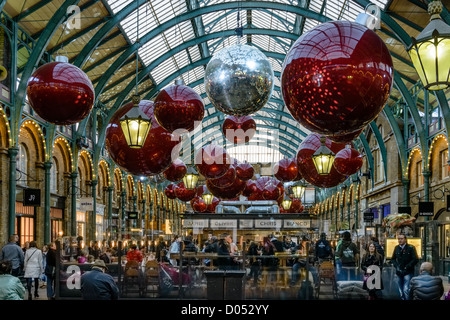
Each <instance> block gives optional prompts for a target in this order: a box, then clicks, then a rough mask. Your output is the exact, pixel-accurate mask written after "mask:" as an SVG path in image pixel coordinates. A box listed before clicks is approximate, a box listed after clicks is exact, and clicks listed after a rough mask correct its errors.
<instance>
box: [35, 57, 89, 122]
mask: <svg viewBox="0 0 450 320" xmlns="http://www.w3.org/2000/svg"><path fill="white" fill-rule="evenodd" d="M27 95H28V101H29V102H30V105H31V107H32V108H33V110H34V111H35V112H36V113H37V114H38V115H39V116H40V117H41V118H42V119H44V120H45V121H47V122H50V123H52V124H56V125H71V124H75V123H78V122H80V121H81V120H83V119H84V118H86V117H87V116H88V115H89V113H90V112H91V110H92V106H93V105H94V101H95V91H94V87H93V86H92V82H91V80H90V79H89V78H88V76H87V75H86V74H85V73H84V72H83V71H82V70H81V69H80V68H78V67H76V66H74V65H73V64H70V63H67V62H50V63H46V64H44V65H43V66H41V67H39V68H38V69H37V70H36V71H34V72H33V74H32V75H31V77H30V79H29V80H28V84H27Z"/></svg>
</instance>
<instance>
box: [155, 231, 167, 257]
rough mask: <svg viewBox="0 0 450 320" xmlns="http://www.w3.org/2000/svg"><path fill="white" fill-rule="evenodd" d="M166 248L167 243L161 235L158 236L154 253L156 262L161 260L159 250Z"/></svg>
mask: <svg viewBox="0 0 450 320" xmlns="http://www.w3.org/2000/svg"><path fill="white" fill-rule="evenodd" d="M166 248H167V244H166V242H165V241H164V237H163V236H159V238H158V245H157V246H156V253H155V259H156V261H158V262H163V259H162V258H163V257H162V256H161V252H162V251H163V250H164V249H166Z"/></svg>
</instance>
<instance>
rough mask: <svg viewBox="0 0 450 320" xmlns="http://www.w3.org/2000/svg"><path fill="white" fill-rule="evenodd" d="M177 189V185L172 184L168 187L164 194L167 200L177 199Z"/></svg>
mask: <svg viewBox="0 0 450 320" xmlns="http://www.w3.org/2000/svg"><path fill="white" fill-rule="evenodd" d="M175 187H176V185H175V184H173V183H171V184H169V185H167V187H166V188H165V189H164V194H165V195H166V196H167V198H169V199H176V198H177V195H176V194H175Z"/></svg>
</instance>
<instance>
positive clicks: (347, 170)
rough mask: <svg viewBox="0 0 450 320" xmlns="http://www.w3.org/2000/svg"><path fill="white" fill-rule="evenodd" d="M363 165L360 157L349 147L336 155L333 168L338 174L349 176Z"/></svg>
mask: <svg viewBox="0 0 450 320" xmlns="http://www.w3.org/2000/svg"><path fill="white" fill-rule="evenodd" d="M362 165H363V157H362V155H361V154H360V153H359V152H358V151H357V150H355V149H353V148H352V147H351V146H350V145H347V146H346V147H345V148H344V149H342V150H341V151H339V152H338V153H336V157H335V158H334V162H333V167H334V168H335V169H336V171H337V172H339V173H340V174H343V175H346V176H349V175H352V174H355V173H356V172H358V170H359V169H361V167H362Z"/></svg>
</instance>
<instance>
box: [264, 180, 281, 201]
mask: <svg viewBox="0 0 450 320" xmlns="http://www.w3.org/2000/svg"><path fill="white" fill-rule="evenodd" d="M262 195H263V198H264V200H273V201H277V200H278V198H279V197H280V189H279V188H278V187H277V186H276V185H275V184H274V183H273V182H268V183H267V184H266V185H265V186H264V189H263V191H262Z"/></svg>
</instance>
